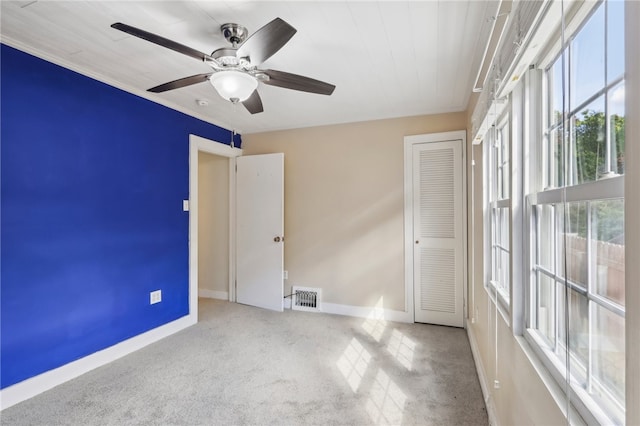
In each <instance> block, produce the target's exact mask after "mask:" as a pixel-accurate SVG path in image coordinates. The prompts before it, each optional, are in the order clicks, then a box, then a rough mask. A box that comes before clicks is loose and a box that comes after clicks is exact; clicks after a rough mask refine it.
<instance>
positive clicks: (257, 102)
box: [242, 90, 264, 114]
mask: <svg viewBox="0 0 640 426" xmlns="http://www.w3.org/2000/svg"><path fill="white" fill-rule="evenodd" d="M242 105H244V107H245V108H246V109H247V111H249V112H250V113H251V114H258V113H260V112H262V111H264V108H263V107H262V99H260V95H259V94H258V91H257V90H254V91H253V93H252V94H251V96H249V98H247V100H246V101H244V102H243V103H242Z"/></svg>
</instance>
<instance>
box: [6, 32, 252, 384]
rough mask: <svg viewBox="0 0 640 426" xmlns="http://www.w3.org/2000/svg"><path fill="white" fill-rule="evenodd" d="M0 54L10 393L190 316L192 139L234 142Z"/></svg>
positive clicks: (86, 81)
mask: <svg viewBox="0 0 640 426" xmlns="http://www.w3.org/2000/svg"><path fill="white" fill-rule="evenodd" d="M0 48H1V51H0V54H1V58H0V64H1V76H2V78H1V79H0V84H1V87H0V90H1V91H0V95H1V98H0V102H1V105H2V108H1V111H0V114H1V115H0V119H1V123H2V125H1V130H0V132H1V133H0V147H1V152H0V154H1V157H0V162H1V163H0V172H1V174H0V179H1V181H0V184H1V188H0V189H1V192H0V195H1V198H0V201H1V206H0V208H1V212H2V215H1V218H0V220H1V222H0V225H1V247H2V250H1V258H0V260H1V272H0V274H1V275H0V280H1V281H0V295H1V299H0V322H1V325H0V327H1V330H0V336H1V342H0V351H1V353H0V355H1V365H0V371H1V387H2V388H6V387H8V386H11V385H13V384H15V383H18V382H20V381H23V380H25V379H28V378H30V377H34V376H36V375H38V374H41V373H44V372H46V371H49V370H51V369H54V368H57V367H60V366H62V365H64V364H67V363H69V362H72V361H75V360H77V359H80V358H82V357H84V356H87V355H90V354H92V353H95V352H97V351H99V350H102V349H105V348H107V347H109V346H112V345H114V344H117V343H119V342H122V341H124V340H126V339H128V338H131V337H134V336H136V335H139V334H141V333H143V332H146V331H148V330H151V329H153V328H156V327H159V326H161V325H163V324H166V323H169V322H171V321H173V320H175V319H178V318H180V317H183V316H185V315H187V314H188V310H189V289H188V287H189V283H188V280H189V273H188V227H189V217H188V213H185V212H183V211H182V201H181V200H183V199H186V198H188V197H189V134H196V135H199V136H202V137H205V138H208V139H212V140H218V141H228V140H229V138H230V132H229V131H228V130H225V129H222V128H220V127H217V126H214V125H212V124H209V123H206V122H204V121H202V120H199V119H196V118H193V117H190V116H188V115H186V114H183V113H180V112H177V111H175V110H172V109H170V108H167V107H164V106H161V105H159V104H156V103H153V102H151V101H149V100H146V99H143V98H141V97H138V96H136V95H132V94H130V93H127V92H125V91H122V90H120V89H117V88H114V87H111V86H109V85H107V84H104V83H101V82H98V81H96V80H93V79H91V78H88V77H86V76H83V75H81V74H78V73H76V72H74V71H70V70H68V69H65V68H62V67H60V66H57V65H54V64H52V63H49V62H46V61H44V60H42V59H39V58H36V57H34V56H31V55H29V54H26V53H24V52H21V51H19V50H16V49H14V48H12V47H9V46H6V45H1V46H0ZM239 142H240V140H239V139H238V140H237V143H238V145H239ZM154 290H162V302H160V303H158V304H155V305H150V304H149V292H151V291H154Z"/></svg>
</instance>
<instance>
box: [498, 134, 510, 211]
mask: <svg viewBox="0 0 640 426" xmlns="http://www.w3.org/2000/svg"><path fill="white" fill-rule="evenodd" d="M507 136H508V135H507V128H506V127H502V128H501V129H500V130H499V131H498V143H499V145H498V150H499V154H498V157H499V163H498V166H499V167H500V180H499V181H498V185H499V187H500V191H499V193H498V196H499V197H500V199H507V198H509V139H508V137H507Z"/></svg>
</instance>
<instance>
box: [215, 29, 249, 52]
mask: <svg viewBox="0 0 640 426" xmlns="http://www.w3.org/2000/svg"><path fill="white" fill-rule="evenodd" d="M220 31H222V35H223V36H224V38H225V39H227V41H228V42H229V43H231V44H232V45H233V47H236V46H237V45H239V44H241V43H242V42H243V41H244V40H245V39H246V38H247V35H248V34H249V33H248V31H247V29H246V28H245V27H243V26H242V25H238V24H233V23H228V24H223V25H222V26H221V27H220Z"/></svg>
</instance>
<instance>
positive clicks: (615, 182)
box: [522, 1, 630, 424]
mask: <svg viewBox="0 0 640 426" xmlns="http://www.w3.org/2000/svg"><path fill="white" fill-rule="evenodd" d="M600 4H601V2H600V1H598V2H584V3H582V4H578V5H576V6H575V7H573V8H571V9H570V11H569V13H568V18H567V25H566V34H567V37H566V39H567V40H570V39H571V38H572V37H573V36H574V35H575V34H576V33H577V31H579V30H580V29H581V28H582V26H583V25H584V24H585V23H586V19H587V18H588V17H589V15H590V14H591V12H592V11H593V10H594V9H595V8H596V7H597V6H599V5H600ZM628 9H629V8H627V11H628ZM627 22H628V18H627ZM627 33H628V32H627ZM554 37H556V38H557V39H558V40H559V33H557V34H555V35H554ZM628 40H629V37H628V36H627V37H626V39H625V41H626V42H627V43H628ZM561 47H562V46H561V45H560V42H559V41H557V42H553V43H551V44H550V45H549V47H548V48H547V49H546V50H545V51H544V54H543V55H541V59H539V61H538V67H539V69H538V70H535V71H536V73H535V74H533V75H534V78H532V81H529V82H528V84H527V88H526V89H525V90H528V91H530V92H531V93H532V95H533V96H536V93H535V90H536V89H537V90H539V91H538V93H539V95H537V96H536V98H537V100H538V101H540V107H541V106H542V105H546V96H547V93H548V92H547V90H546V87H545V85H546V79H544V78H542V75H543V74H542V72H541V70H542V69H547V68H548V67H549V66H550V65H551V64H552V62H553V61H554V60H555V59H556V58H557V57H558V55H559V53H560V51H561ZM627 49H628V47H627ZM627 58H628V55H627ZM618 83H619V81H616V82H614V83H608V84H607V85H606V86H605V88H604V89H603V91H606V90H608V88H609V87H613V86H615V84H618ZM594 97H595V95H594ZM627 105H628V103H627ZM577 109H578V108H574V110H577ZM538 112H539V113H540V114H541V116H540V117H538V119H537V123H536V121H532V123H531V124H532V125H531V128H530V131H529V137H530V141H532V142H529V144H525V147H526V148H525V149H529V153H530V154H532V155H533V156H532V157H531V159H532V164H533V165H534V167H536V169H537V170H540V167H538V166H541V165H542V164H541V162H542V159H541V158H537V157H536V156H537V154H536V153H535V151H536V150H534V149H531V147H530V146H528V145H530V144H531V143H539V142H535V141H541V140H542V139H543V135H544V132H543V131H542V129H543V128H544V129H547V128H548V127H549V126H548V123H546V120H547V115H546V114H542V109H541V108H540V109H538ZM626 116H629V111H627V114H626ZM525 117H526V119H527V120H532V119H533V120H536V118H535V117H531V115H528V114H527V115H526V116H525ZM536 125H537V126H539V130H535V129H534V128H535V127H536ZM536 131H537V132H539V133H538V134H537V135H536ZM534 136H535V137H534ZM526 176H528V178H530V176H529V175H526ZM536 179H537V180H538V182H531V181H529V182H527V183H525V184H524V185H523V188H524V191H523V193H524V194H528V195H526V196H525V199H524V203H525V206H526V212H525V225H524V227H525V228H524V229H528V230H529V231H533V230H532V229H530V228H529V226H531V225H530V224H531V222H532V220H531V219H532V217H533V216H532V209H533V206H535V205H543V204H562V203H564V202H567V203H569V202H579V201H598V200H606V199H614V198H623V199H624V192H625V190H624V176H616V177H612V178H608V179H601V180H597V181H594V182H587V183H583V184H579V185H576V186H566V187H562V188H550V189H546V190H540V191H537V192H533V193H532V191H531V190H532V189H533V190H534V191H535V189H537V188H540V187H541V186H542V185H537V184H540V183H541V177H540V176H536ZM625 204H626V203H625ZM625 220H626V218H625ZM625 227H627V224H625ZM529 234H531V232H530V233H529ZM534 243H535V241H534V239H533V238H529V241H528V244H526V245H525V247H528V252H527V253H525V254H524V256H525V259H524V261H525V262H528V264H529V266H528V267H527V268H526V269H527V279H528V282H526V283H525V287H524V288H525V294H526V303H525V307H526V314H525V315H524V316H523V317H522V318H524V325H523V326H524V330H523V337H524V338H525V341H526V342H527V343H528V345H529V347H530V348H531V349H532V350H533V352H534V353H535V354H536V356H537V357H538V358H539V359H540V361H541V362H542V363H543V365H544V366H545V367H546V368H547V370H548V371H549V372H550V374H551V375H552V376H553V377H554V379H555V380H556V381H557V382H558V384H559V385H560V386H561V387H562V388H564V392H566V391H567V387H566V377H565V371H564V370H565V365H564V364H563V363H562V362H561V360H560V359H559V358H558V357H557V355H556V354H555V353H553V352H552V350H551V349H547V344H546V343H545V341H544V338H543V337H542V336H541V335H540V334H539V332H538V331H537V330H535V329H532V328H529V326H530V324H529V322H530V321H531V319H532V318H533V316H532V313H533V312H534V309H535V307H534V306H532V303H533V301H532V299H533V298H532V297H531V296H530V291H531V284H532V281H531V277H532V276H533V275H534V274H535V270H534V268H533V264H534V262H533V260H532V257H533V255H534V254H535V253H534V250H533V248H532V247H533V244H534ZM625 322H626V321H625ZM626 325H628V324H626ZM628 335H629V332H628V331H627V336H628ZM627 345H628V344H627ZM628 354H629V351H628V349H627V353H626V357H627V365H628V363H629V360H628ZM627 368H628V367H627ZM629 377H630V376H629V372H627V382H628V381H629ZM628 389H629V384H628V383H627V405H629V403H630V402H629V398H628V396H629V391H628ZM569 401H570V402H571V406H572V407H573V408H575V409H576V410H577V411H578V413H579V414H580V415H581V416H582V419H580V420H583V421H585V422H586V423H587V424H596V423H598V424H610V423H611V422H612V419H611V418H610V417H609V415H608V414H607V413H605V412H604V410H603V409H602V408H601V406H600V405H599V404H598V403H596V402H595V401H594V400H593V398H592V397H591V396H590V395H589V393H588V392H587V391H586V390H585V389H582V388H580V387H576V386H571V388H570V389H569ZM628 410H629V408H628V407H627V410H626V411H627V412H628ZM623 416H624V414H623ZM628 417H629V416H628V414H627V418H628ZM570 421H572V422H573V420H570ZM623 421H624V417H623Z"/></svg>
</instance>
